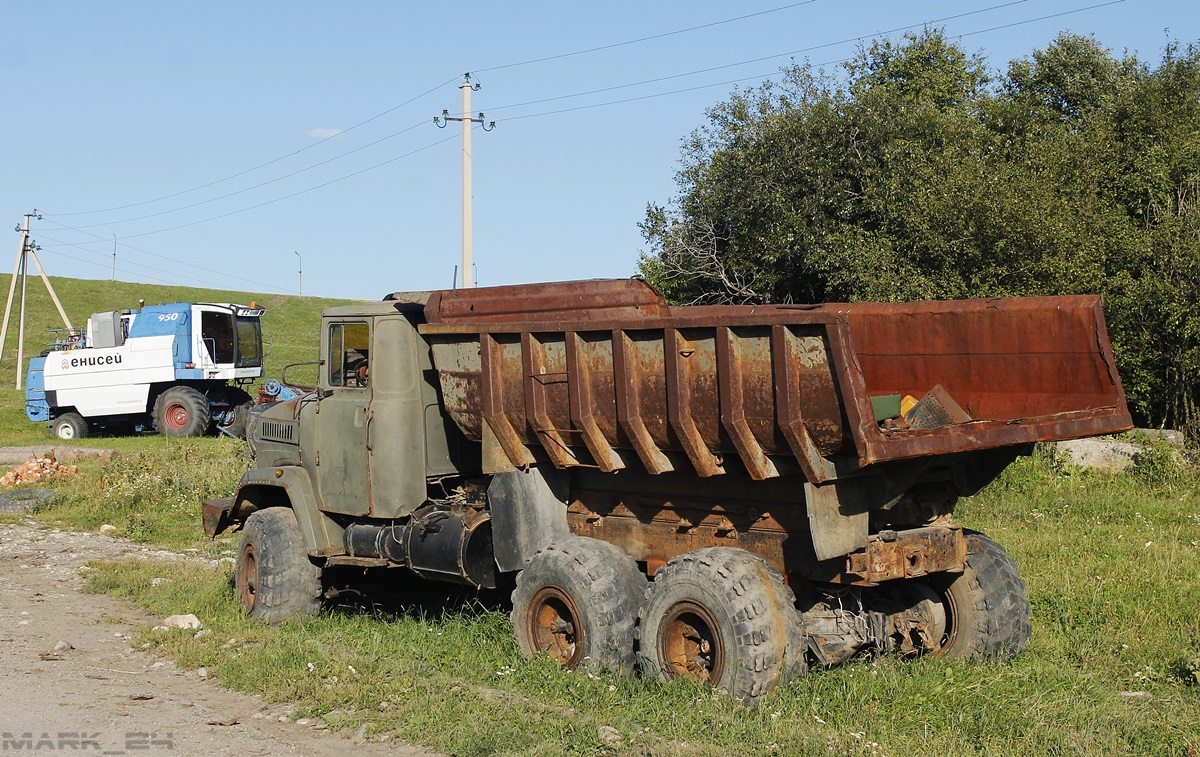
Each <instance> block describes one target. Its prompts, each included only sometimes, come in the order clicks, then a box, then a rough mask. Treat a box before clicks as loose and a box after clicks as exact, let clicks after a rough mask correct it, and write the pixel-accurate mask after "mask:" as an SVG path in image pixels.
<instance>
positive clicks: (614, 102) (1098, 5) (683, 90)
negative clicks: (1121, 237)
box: [47, 0, 1125, 291]
mask: <svg viewBox="0 0 1200 757" xmlns="http://www.w3.org/2000/svg"><path fill="white" fill-rule="evenodd" d="M1124 1H1125V0H1109V1H1108V2H1103V3H1096V4H1093V5H1089V6H1085V7H1082V8H1075V9H1071V10H1067V11H1061V12H1058V13H1052V14H1047V15H1043V16H1038V17H1036V18H1031V19H1025V20H1022V21H1015V22H1011V23H1006V24H999V25H995V26H991V27H988V28H986V29H980V30H976V31H972V32H966V33H963V34H960V35H956V36H955V38H957V39H961V38H964V37H968V36H973V35H977V34H984V33H987V32H991V31H997V30H1000V29H1007V28H1012V27H1015V26H1021V25H1024V24H1030V23H1035V22H1037V21H1043V20H1047V19H1052V18H1059V17H1062V16H1067V15H1071V14H1075V13H1081V12H1085V11H1088V10H1094V9H1096V8H1101V7H1105V6H1109V5H1117V4H1119V3H1123V2H1124ZM808 2H815V0H808ZM1025 2H1028V0H1011V1H1010V2H1005V3H1000V4H997V5H992V6H988V7H986V8H980V9H976V10H973V11H967V12H963V13H958V14H953V15H950V16H944V17H941V18H936V19H931V20H928V21H924V22H920V23H916V24H909V25H906V26H900V27H896V28H893V29H889V30H885V31H880V32H875V33H873V34H868V35H860V36H857V37H850V38H846V39H843V40H839V41H836V42H827V43H823V44H820V45H814V46H810V47H807V48H802V49H799V50H794V51H791V52H786V53H779V54H775V55H770V56H762V57H758V58H753V59H749V60H744V61H739V62H736V63H730V64H725V65H721V66H713V67H709V68H705V69H699V70H696V71H691V72H686V73H681V74H673V75H669V76H664V77H658V78H655V79H647V80H643V81H640V82H633V83H629V84H621V85H615V86H612V87H605V88H601V89H596V90H590V91H587V92H579V93H574V94H568V95H560V96H556V97H551V98H543V99H539V100H531V101H527V102H524V103H514V104H511V105H504V106H499V107H498V108H493V109H492V110H500V109H510V108H516V107H523V106H527V105H533V104H538V103H543V102H552V101H558V100H564V99H569V98H574V97H582V96H586V95H589V94H597V93H600V92H607V91H614V90H618V89H625V88H630V87H635V86H643V85H645V84H652V83H657V82H661V81H668V80H672V79H678V78H682V77H686V76H694V75H698V74H702V73H710V72H712V71H718V70H724V69H728V68H733V67H736V66H741V65H748V64H750V63H756V62H762V61H766V60H772V59H777V58H782V57H788V56H794V55H797V54H800V53H805V52H811V51H814V50H819V49H824V48H828V47H833V46H837V45H841V44H846V43H848V42H860V41H862V40H865V39H870V38H873V37H878V36H882V35H886V34H893V33H896V32H899V31H907V30H909V29H913V28H917V27H920V26H929V25H932V24H937V23H942V22H945V21H951V20H955V19H960V18H965V17H968V16H973V15H978V14H980V13H985V12H989V11H993V10H998V9H1001V8H1006V7H1010V6H1014V5H1020V4H1023V3H1025ZM805 4H807V2H806V3H795V4H792V5H789V6H783V7H781V8H777V9H773V10H771V11H762V12H761V13H759V14H749V15H748V16H739V17H737V18H736V19H728V20H726V21H722V22H713V23H712V24H706V25H702V26H698V27H690V28H689V29H684V30H679V31H678V32H672V33H667V34H663V35H654V36H652V37H645V38H641V39H639V40H631V41H630V42H627V43H617V44H615V45H610V46H604V47H600V48H590V49H588V50H581V51H578V52H577V53H570V54H564V55H563V56H555V57H567V56H568V55H575V54H583V53H586V52H594V51H596V50H600V49H607V48H608V47H616V46H621V45H624V44H632V43H634V42H640V41H646V40H650V39H654V38H657V37H661V36H670V34H677V33H684V32H686V31H693V30H696V29H700V28H705V27H707V26H713V25H717V24H721V23H729V22H731V21H735V20H740V19H742V18H748V17H750V16H753V15H762V14H763V13H769V12H774V11H775V10H782V9H785V8H791V7H796V6H798V5H805ZM548 59H549V58H548ZM548 59H538V60H532V61H526V62H524V63H519V64H508V65H507V66H501V67H493V68H491V69H480V70H495V69H496V68H505V67H511V66H517V65H525V64H527V63H535V62H539V61H541V60H548ZM850 59H851V58H842V59H839V60H834V61H828V62H826V63H821V64H817V65H821V66H824V65H832V64H835V63H844V62H846V61H847V60H850ZM778 75H779V72H774V73H772V74H763V75H758V76H752V77H740V78H737V79H731V80H726V81H722V82H715V83H709V84H702V85H697V86H694V87H686V88H681V89H675V90H670V91H667V92H658V93H653V94H648V95H641V96H636V97H629V98H622V99H618V100H610V101H606V102H601V103H592V104H588V105H581V106H577V107H572V108H562V109H558V110H552V111H544V112H540V113H531V114H524V115H519V116H512V117H510V118H509V120H520V119H528V118H539V117H543V116H550V115H557V114H562V113H569V112H574V111H579V110H588V109H593V108H600V107H606V106H610V105H619V104H623V103H629V102H635V101H640V100H647V99H654V98H658V97H666V96H670V95H674V94H681V93H686V92H692V91H697V90H700V89H710V88H713V87H719V86H728V85H730V84H737V83H740V82H743V81H749V80H762V79H770V78H772V77H774V76H778ZM456 78H457V77H456ZM450 81H454V79H451V80H450ZM446 83H449V82H446ZM444 85H445V84H442V85H439V87H440V86H444ZM430 91H432V90H430ZM424 94H428V92H426V93H424ZM424 94H422V95H419V96H418V97H417V98H411V99H410V100H408V101H406V102H405V103H402V104H401V105H398V106H395V107H393V108H391V109H389V110H387V111H384V112H383V113H380V114H379V115H377V116H374V117H372V118H371V119H367V120H366V121H363V122H361V123H359V124H356V125H355V126H354V127H350V128H351V129H352V128H357V126H361V125H363V124H365V123H368V122H370V121H372V120H375V119H376V118H379V117H381V116H383V115H385V114H387V113H389V112H391V111H393V110H396V109H397V108H399V107H402V106H403V105H405V104H408V103H410V102H413V101H414V100H416V99H419V98H420V97H423V96H424ZM424 123H425V122H424V121H422V122H421V124H424ZM418 125H420V124H417V125H414V126H411V127H408V128H406V129H404V130H402V131H400V132H396V133H394V134H391V135H388V136H387V137H383V138H381V139H379V140H376V141H374V142H371V143H369V144H367V145H363V146H362V147H359V148H356V149H354V150H350V151H348V152H346V153H343V154H341V155H338V156H334V157H332V158H329V159H327V160H325V161H321V162H320V163H317V164H314V165H313V166H309V167H308V168H304V169H300V170H297V171H294V172H292V173H289V174H286V175H284V176H280V177H278V178H276V179H272V180H270V181H266V182H262V183H260V184H257V185H255V186H252V187H247V188H245V189H242V190H238V191H236V192H231V193H228V194H226V195H222V196H221V197H216V198H212V199H211V200H205V201H202V202H197V203H192V204H190V205H187V206H183V207H180V208H176V209H173V210H167V211H162V212H159V213H153V214H149V215H146V216H140V217H138V218H132V219H125V220H124V221H113V222H110V223H104V224H92V225H90V226H86V227H73V226H68V225H66V224H62V223H60V222H57V221H54V220H53V219H52V218H50V219H47V220H50V221H51V222H52V223H55V224H57V225H59V226H63V227H64V228H70V229H74V230H76V231H80V232H81V233H85V234H88V235H89V236H93V237H95V238H96V239H97V240H101V241H104V242H107V241H108V240H106V239H105V238H104V237H100V236H99V235H96V234H92V233H91V232H87V231H84V229H86V228H94V227H97V226H110V225H114V224H117V223H126V222H130V221H135V220H142V219H144V218H150V217H155V216H159V215H164V214H167V213H171V212H177V211H179V210H185V209H188V208H191V207H197V206H199V205H204V204H207V203H209V202H215V201H217V200H220V199H225V198H227V197H231V196H235V195H238V194H242V193H244V192H246V191H249V190H251V189H256V188H259V187H262V186H266V185H269V184H272V183H275V182H277V181H281V180H283V179H286V178H289V177H291V176H295V175H297V174H299V173H303V172H305V171H307V170H310V169H312V168H316V167H318V166H321V165H325V164H327V163H330V162H332V161H334V160H338V159H341V158H343V157H345V156H347V155H350V154H352V153H355V152H359V151H361V150H363V149H366V148H368V147H371V146H373V145H375V144H378V143H379V142H382V141H384V140H386V139H390V138H392V137H394V136H397V135H399V134H402V133H405V132H407V131H411V130H412V129H414V128H416V126H418ZM349 130H350V129H347V130H346V131H349ZM343 133H344V132H343ZM330 138H332V137H327V138H326V140H328V139H330ZM449 139H453V137H447V138H446V139H443V140H439V141H437V142H433V143H430V144H427V145H425V146H424V147H421V148H418V149H416V150H413V151H410V152H408V153H404V154H402V155H399V156H396V157H394V158H391V159H389V160H385V161H382V162H380V163H376V164H374V165H372V166H368V167H367V168H364V169H361V170H358V171H355V172H352V173H349V174H346V175H344V176H340V177H338V178H336V179H331V180H330V181H326V182H323V183H321V184H318V185H315V186H311V187H307V188H305V189H302V190H299V191H297V192H293V193H291V194H287V195H284V196H282V197H277V198H274V199H271V200H267V201H265V202H261V203H257V204H255V205H251V206H249V207H244V208H240V209H237V210H233V211H230V212H228V213H222V214H220V215H216V216H212V217H209V218H204V219H200V220H197V221H191V222H188V223H183V224H178V225H175V226H170V227H167V228H163V229H156V230H154V231H148V232H143V233H140V234H132V235H129V234H127V235H124V236H123V237H122V238H123V239H131V238H136V237H142V236H150V235H153V234H161V233H165V232H168V231H174V230H177V229H181V228H186V227H190V226H195V225H198V224H202V223H208V222H211V221H215V220H220V219H222V218H227V217H229V216H232V215H237V214H239V213H244V212H248V211H250V210H255V209H257V208H261V207H264V206H266V205H271V204H274V203H277V202H282V201H284V200H288V199H291V198H293V197H296V196H299V195H302V194H306V193H308V192H312V191H315V190H317V189H321V188H323V187H327V186H330V185H331V184H336V183H338V182H341V181H344V180H346V179H350V178H353V177H355V176H359V175H361V174H363V173H366V172H368V171H372V170H375V169H377V168H380V167H382V166H386V165H388V164H390V163H393V162H395V161H397V160H400V159H402V158H406V157H409V156H411V155H414V154H416V153H419V152H422V151H424V150H427V149H430V148H432V147H434V146H436V145H438V144H441V143H442V142H445V141H448V140H449ZM326 140H322V141H326ZM312 146H313V145H310V146H309V147H312ZM307 149H309V148H308V147H306V148H303V149H302V150H297V151H295V152H293V153H290V154H289V155H288V156H284V157H290V156H291V155H295V154H297V153H299V152H303V151H304V150H307ZM282 159H283V158H278V159H276V160H273V161H268V162H267V163H263V164H261V165H260V166H257V167H256V168H253V169H247V170H246V171H243V172H241V174H236V175H234V176H231V177H227V178H234V177H235V176H238V175H242V174H245V173H248V172H250V171H253V170H256V169H257V168H261V167H264V166H267V165H270V164H271V163H275V162H278V161H279V160H282ZM222 181H223V180H222ZM215 183H219V182H211V183H210V184H208V185H204V186H212V184H215ZM201 188H203V187H196V188H194V189H192V190H185V192H178V193H175V194H173V195H168V196H164V197H163V198H158V199H166V197H171V196H177V195H179V194H184V193H186V192H189V191H195V190H196V189H201ZM147 202H152V201H147ZM137 204H138V205H141V204H146V203H137ZM122 207H132V206H122ZM113 209H117V208H113ZM90 212H100V211H90ZM61 215H67V214H61ZM126 246H127V247H129V248H130V249H133V250H138V251H140V252H144V253H146V254H149V255H154V256H156V257H161V258H163V259H166V260H170V261H172V262H175V263H179V264H182V265H190V266H192V267H194V268H197V269H199V270H205V271H209V272H210V273H215V274H217V275H221V276H226V275H228V274H224V273H223V272H220V271H213V270H211V269H206V268H203V267H202V266H195V265H194V264H190V263H184V262H183V261H179V260H175V259H173V258H169V257H167V256H163V255H158V254H157V253H152V252H150V251H148V250H140V249H139V248H137V247H133V246H132V245H128V244H126ZM230 278H235V279H239V280H241V281H246V282H248V283H252V284H255V285H256V286H265V287H268V288H273V289H278V287H274V286H272V285H269V284H264V283H262V282H257V281H252V280H249V279H243V278H241V277H236V276H230ZM285 291H286V290H285Z"/></svg>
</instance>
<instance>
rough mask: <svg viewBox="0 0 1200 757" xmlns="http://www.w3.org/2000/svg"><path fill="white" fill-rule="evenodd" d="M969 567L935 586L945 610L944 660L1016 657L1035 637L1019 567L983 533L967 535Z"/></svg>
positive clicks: (938, 654)
mask: <svg viewBox="0 0 1200 757" xmlns="http://www.w3.org/2000/svg"><path fill="white" fill-rule="evenodd" d="M967 554H968V557H967V564H966V568H965V569H964V570H963V572H962V573H960V574H958V575H944V576H941V577H938V578H937V579H936V580H930V584H931V585H932V587H933V589H934V590H935V591H936V592H938V594H940V595H941V597H942V603H943V605H944V606H945V609H946V625H947V628H946V634H945V636H944V638H943V641H942V645H941V649H940V650H938V652H937V653H936V654H937V656H939V657H948V658H964V657H1012V656H1015V655H1018V654H1020V653H1021V652H1023V651H1024V650H1025V647H1026V645H1027V644H1028V643H1029V635H1030V633H1031V631H1032V625H1031V623H1030V616H1031V611H1030V607H1029V599H1028V598H1027V597H1026V595H1025V582H1024V581H1022V580H1021V576H1020V574H1019V573H1018V572H1017V565H1016V563H1015V562H1013V560H1012V558H1011V557H1009V556H1008V554H1007V553H1005V551H1004V548H1003V547H1001V546H1000V545H999V544H997V543H996V542H994V541H992V540H991V539H989V538H988V537H987V536H984V535H983V534H981V533H976V532H968V533H967Z"/></svg>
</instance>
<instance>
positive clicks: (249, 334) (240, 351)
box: [237, 317, 262, 368]
mask: <svg viewBox="0 0 1200 757" xmlns="http://www.w3.org/2000/svg"><path fill="white" fill-rule="evenodd" d="M261 366H262V322H261V321H260V320H259V319H258V318H257V317H254V318H238V319H237V367H238V368H258V367H261Z"/></svg>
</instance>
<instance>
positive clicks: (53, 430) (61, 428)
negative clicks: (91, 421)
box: [50, 413, 88, 441]
mask: <svg viewBox="0 0 1200 757" xmlns="http://www.w3.org/2000/svg"><path fill="white" fill-rule="evenodd" d="M87 435H88V423H87V421H86V420H84V417H83V416H82V415H80V414H79V413H63V414H62V415H60V416H58V417H57V418H55V419H54V422H53V423H51V424H50V436H53V437H54V438H56V439H64V440H68V441H69V440H71V439H82V438H84V437H85V436H87Z"/></svg>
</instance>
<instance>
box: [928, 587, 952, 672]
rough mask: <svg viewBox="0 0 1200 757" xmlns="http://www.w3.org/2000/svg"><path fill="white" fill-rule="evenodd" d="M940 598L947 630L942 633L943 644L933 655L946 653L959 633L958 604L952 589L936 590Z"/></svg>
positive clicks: (944, 625)
mask: <svg viewBox="0 0 1200 757" xmlns="http://www.w3.org/2000/svg"><path fill="white" fill-rule="evenodd" d="M934 593H935V594H937V597H938V599H940V600H941V605H942V611H943V613H944V617H943V619H942V625H943V627H944V629H945V631H944V632H943V633H942V637H941V644H939V645H938V648H937V649H935V650H934V651H933V655H934V656H935V657H936V656H939V655H942V654H945V652H946V650H947V649H950V648H951V647H952V646H954V638H955V636H957V634H958V606H957V605H956V604H955V602H954V594H953V593H952V592H950V591H948V590H947V591H935V592H934Z"/></svg>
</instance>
